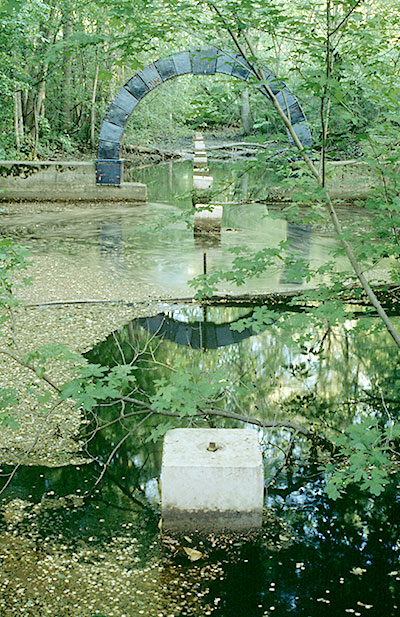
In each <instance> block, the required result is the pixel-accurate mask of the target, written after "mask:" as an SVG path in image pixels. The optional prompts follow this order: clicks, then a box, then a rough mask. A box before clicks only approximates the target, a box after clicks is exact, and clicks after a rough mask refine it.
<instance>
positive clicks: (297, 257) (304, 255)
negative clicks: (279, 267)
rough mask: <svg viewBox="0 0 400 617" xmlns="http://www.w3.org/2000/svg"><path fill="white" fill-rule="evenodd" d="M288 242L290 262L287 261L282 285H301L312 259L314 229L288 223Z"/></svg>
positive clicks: (281, 280)
mask: <svg viewBox="0 0 400 617" xmlns="http://www.w3.org/2000/svg"><path fill="white" fill-rule="evenodd" d="M286 240H287V244H288V248H287V252H288V259H289V262H288V261H286V265H285V270H284V271H283V273H282V275H281V278H280V283H283V284H295V285H301V284H302V282H303V276H304V275H306V274H307V265H308V263H309V259H310V249H311V241H312V227H311V226H310V225H295V224H294V223H291V222H290V221H288V223H287V235H286Z"/></svg>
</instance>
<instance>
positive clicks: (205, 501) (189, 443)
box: [161, 429, 264, 532]
mask: <svg viewBox="0 0 400 617" xmlns="http://www.w3.org/2000/svg"><path fill="white" fill-rule="evenodd" d="M263 496H264V470H263V461H262V454H261V451H260V447H259V444H258V436H257V432H256V431H255V430H248V429H173V430H170V431H168V432H167V434H166V436H165V438H164V448H163V457H162V469H161V505H162V520H163V531H166V532H168V531H172V532H173V531H177V532H180V531H208V532H210V531H222V530H232V531H250V530H254V529H258V528H260V527H261V524H262V506H263Z"/></svg>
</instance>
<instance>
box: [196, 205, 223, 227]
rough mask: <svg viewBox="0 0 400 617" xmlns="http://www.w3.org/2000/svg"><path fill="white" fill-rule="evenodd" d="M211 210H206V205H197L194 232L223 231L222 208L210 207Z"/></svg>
mask: <svg viewBox="0 0 400 617" xmlns="http://www.w3.org/2000/svg"><path fill="white" fill-rule="evenodd" d="M209 207H210V208H211V209H210V210H204V209H203V208H204V203H203V204H202V203H199V204H196V206H195V208H196V209H197V211H196V212H195V215H194V232H195V233H202V232H209V231H211V232H215V231H218V232H220V231H221V224H222V214H223V207H222V206H209Z"/></svg>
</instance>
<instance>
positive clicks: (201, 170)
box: [193, 167, 209, 176]
mask: <svg viewBox="0 0 400 617" xmlns="http://www.w3.org/2000/svg"><path fill="white" fill-rule="evenodd" d="M208 174H209V169H208V167H194V168H193V176H208Z"/></svg>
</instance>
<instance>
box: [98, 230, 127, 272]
mask: <svg viewBox="0 0 400 617" xmlns="http://www.w3.org/2000/svg"><path fill="white" fill-rule="evenodd" d="M98 243H99V248H100V255H101V257H102V259H103V261H104V262H105V264H106V265H107V268H108V269H109V270H112V271H113V272H115V273H121V272H123V271H124V270H125V268H124V266H123V264H122V258H123V243H122V224H121V220H119V219H113V220H112V221H106V222H104V223H101V224H99V226H98Z"/></svg>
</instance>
